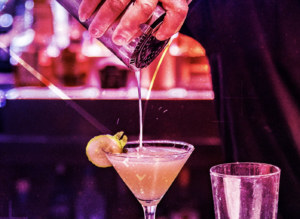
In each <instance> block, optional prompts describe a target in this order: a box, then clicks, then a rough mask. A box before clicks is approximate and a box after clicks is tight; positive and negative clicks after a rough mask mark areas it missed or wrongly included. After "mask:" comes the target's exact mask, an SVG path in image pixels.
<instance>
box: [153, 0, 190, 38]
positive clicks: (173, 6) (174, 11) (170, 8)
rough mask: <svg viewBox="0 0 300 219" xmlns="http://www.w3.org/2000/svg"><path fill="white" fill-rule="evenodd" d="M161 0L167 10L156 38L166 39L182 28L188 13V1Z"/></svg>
mask: <svg viewBox="0 0 300 219" xmlns="http://www.w3.org/2000/svg"><path fill="white" fill-rule="evenodd" d="M161 2H162V5H163V8H164V9H165V10H166V11H167V12H166V16H165V18H164V21H163V23H162V25H161V26H160V28H159V29H158V31H157V33H156V38H157V39H158V40H166V39H168V38H170V37H171V36H173V35H174V33H177V32H178V31H179V30H180V28H181V26H182V24H183V22H184V20H185V18H186V16H187V13H188V3H187V1H186V0H173V1H170V0H161Z"/></svg>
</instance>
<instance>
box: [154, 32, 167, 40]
mask: <svg viewBox="0 0 300 219" xmlns="http://www.w3.org/2000/svg"><path fill="white" fill-rule="evenodd" d="M156 39H158V40H160V41H164V40H165V39H166V36H165V35H163V34H157V35H156Z"/></svg>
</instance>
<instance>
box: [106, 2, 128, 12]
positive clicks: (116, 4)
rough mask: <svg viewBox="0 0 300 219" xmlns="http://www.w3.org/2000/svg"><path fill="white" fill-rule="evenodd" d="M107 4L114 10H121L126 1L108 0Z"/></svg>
mask: <svg viewBox="0 0 300 219" xmlns="http://www.w3.org/2000/svg"><path fill="white" fill-rule="evenodd" d="M108 4H109V6H110V7H111V9H112V10H114V11H123V10H124V8H125V7H126V5H127V4H126V3H125V2H124V1H122V0H109V1H108Z"/></svg>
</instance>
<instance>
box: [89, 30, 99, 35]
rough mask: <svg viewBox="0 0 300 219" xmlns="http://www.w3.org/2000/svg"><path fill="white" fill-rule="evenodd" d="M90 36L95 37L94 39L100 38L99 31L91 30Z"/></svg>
mask: <svg viewBox="0 0 300 219" xmlns="http://www.w3.org/2000/svg"><path fill="white" fill-rule="evenodd" d="M90 34H91V35H93V36H94V37H99V36H100V32H99V30H97V29H91V30H90Z"/></svg>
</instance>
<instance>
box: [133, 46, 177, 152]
mask: <svg viewBox="0 0 300 219" xmlns="http://www.w3.org/2000/svg"><path fill="white" fill-rule="evenodd" d="M170 44H171V41H170V42H169V43H168V45H167V46H166V48H165V49H164V51H163V53H162V56H161V58H160V60H159V62H158V65H157V67H156V69H155V72H154V74H153V77H152V80H151V83H150V87H149V90H148V94H147V98H146V104H145V112H146V108H147V105H148V100H149V98H150V93H151V90H152V87H153V83H154V80H155V78H156V75H157V72H158V70H159V67H160V66H161V63H162V60H163V58H164V57H165V55H166V52H167V51H168V49H169V47H170ZM135 77H136V80H137V89H138V96H139V122H140V135H139V143H140V147H142V145H143V144H142V142H143V117H145V112H144V114H143V108H142V93H141V71H140V70H138V71H135Z"/></svg>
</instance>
